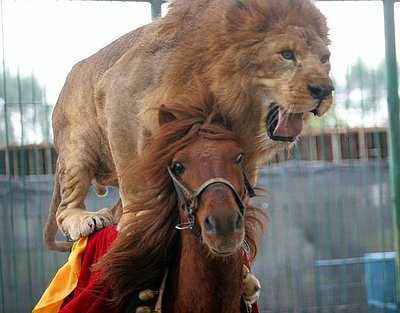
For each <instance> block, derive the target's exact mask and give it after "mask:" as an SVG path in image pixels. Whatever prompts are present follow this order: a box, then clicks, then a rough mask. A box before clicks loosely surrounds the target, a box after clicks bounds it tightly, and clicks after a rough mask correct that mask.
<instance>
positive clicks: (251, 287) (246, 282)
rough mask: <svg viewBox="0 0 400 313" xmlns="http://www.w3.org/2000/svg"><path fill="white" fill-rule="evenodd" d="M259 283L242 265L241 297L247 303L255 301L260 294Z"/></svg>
mask: <svg viewBox="0 0 400 313" xmlns="http://www.w3.org/2000/svg"><path fill="white" fill-rule="evenodd" d="M260 290H261V285H260V282H259V281H258V279H257V278H256V277H255V276H254V275H253V274H252V273H250V270H249V269H248V268H247V267H246V266H245V265H243V297H244V300H245V301H246V302H247V303H248V304H253V303H254V302H256V301H257V300H258V298H259V296H260Z"/></svg>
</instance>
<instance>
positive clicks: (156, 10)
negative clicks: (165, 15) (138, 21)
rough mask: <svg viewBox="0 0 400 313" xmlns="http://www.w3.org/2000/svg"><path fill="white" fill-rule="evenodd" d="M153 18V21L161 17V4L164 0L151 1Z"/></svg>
mask: <svg viewBox="0 0 400 313" xmlns="http://www.w3.org/2000/svg"><path fill="white" fill-rule="evenodd" d="M150 3H151V18H152V19H153V21H154V20H155V19H156V18H158V17H160V16H161V4H162V0H151V1H150Z"/></svg>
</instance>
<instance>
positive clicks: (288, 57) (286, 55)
mask: <svg viewBox="0 0 400 313" xmlns="http://www.w3.org/2000/svg"><path fill="white" fill-rule="evenodd" d="M281 54H282V57H283V58H284V59H286V60H294V59H295V57H294V53H293V51H292V50H284V51H282V52H281Z"/></svg>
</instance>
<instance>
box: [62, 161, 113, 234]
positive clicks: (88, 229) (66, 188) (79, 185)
mask: <svg viewBox="0 0 400 313" xmlns="http://www.w3.org/2000/svg"><path fill="white" fill-rule="evenodd" d="M67 160H68V161H67ZM96 168H97V166H96V163H95V162H88V160H87V159H77V158H76V154H75V155H74V157H72V158H66V155H64V154H60V156H59V160H58V166H57V169H58V172H57V176H58V179H59V182H60V194H61V202H60V204H59V206H58V209H57V214H56V220H57V224H58V227H59V228H60V229H61V231H62V232H63V234H64V235H65V236H66V237H68V238H70V239H72V240H78V239H79V238H80V237H84V236H88V235H89V234H91V233H92V232H94V231H95V230H100V229H102V228H105V227H107V226H111V225H112V224H113V223H114V221H113V215H112V213H111V210H109V209H107V208H104V209H101V210H99V211H97V212H89V211H86V206H85V199H86V196H87V194H88V191H89V187H90V185H91V181H92V179H93V177H94V173H95V171H96Z"/></svg>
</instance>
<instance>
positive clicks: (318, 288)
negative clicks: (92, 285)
mask: <svg viewBox="0 0 400 313" xmlns="http://www.w3.org/2000/svg"><path fill="white" fill-rule="evenodd" d="M13 3H14V6H13V5H12V4H10V3H8V2H3V1H2V2H1V4H2V12H1V13H2V30H3V32H2V54H3V63H2V66H1V68H0V72H1V75H0V82H1V84H0V215H1V216H0V251H1V257H0V269H1V271H0V294H1V296H0V312H4V313H14V312H15V313H19V312H27V311H29V310H31V309H32V307H33V306H34V304H35V302H36V301H37V300H38V299H39V297H40V295H41V294H42V292H43V290H44V288H45V287H46V285H47V284H48V282H49V281H50V279H51V277H52V276H53V275H54V273H55V272H56V270H57V268H58V267H60V266H61V265H62V264H63V263H64V262H65V261H66V258H67V255H66V254H63V253H55V252H50V251H47V250H46V249H45V248H44V246H43V242H42V232H43V227H44V223H45V219H46V215H47V210H48V207H49V204H50V198H51V194H52V186H53V176H52V174H53V173H54V164H55V160H56V158H57V156H56V153H55V151H54V149H53V147H52V144H51V142H52V131H51V124H50V116H51V110H52V108H53V105H54V103H55V99H56V95H57V91H54V90H59V89H60V88H61V86H62V84H61V83H59V84H58V86H56V87H54V86H53V85H54V84H53V82H51V81H49V80H47V81H46V79H45V78H43V77H45V76H46V73H44V71H43V70H42V68H43V67H44V65H43V64H44V63H43V62H39V63H38V64H39V65H38V66H39V69H37V68H34V67H33V66H32V68H31V67H29V66H28V70H26V68H24V67H23V65H21V68H20V67H19V60H20V61H21V63H23V58H24V55H23V53H22V52H21V51H20V50H18V53H17V55H19V56H20V59H19V60H18V59H16V60H14V57H13V56H12V55H11V54H12V49H11V47H12V46H13V45H14V42H12V41H11V39H10V38H13V40H14V41H15V40H16V39H17V41H19V42H23V41H25V40H26V41H27V42H30V40H31V38H28V37H29V31H28V30H26V34H23V33H18V36H17V37H13V32H12V28H13V25H14V24H12V23H14V21H13V22H12V21H11V20H12V18H13V17H15V16H18V14H21V15H22V13H21V10H26V8H29V9H30V10H35V8H36V7H35V6H36V5H37V6H38V8H39V9H40V10H42V11H43V9H44V8H46V9H47V8H50V9H52V10H53V11H51V10H50V11H48V12H47V13H46V14H48V15H46V18H51V21H53V22H54V24H53V27H54V28H56V29H58V28H57V27H58V26H57V25H58V24H57V21H56V20H57V14H59V13H57V12H59V11H63V13H64V14H66V15H67V16H68V12H70V13H69V14H71V15H69V16H68V18H69V19H70V20H74V23H75V24H79V23H78V22H79V21H78V20H79V15H80V13H79V12H80V10H82V11H84V12H85V14H83V17H82V19H85V22H82V24H81V25H83V26H81V27H82V28H81V29H78V30H74V31H76V32H80V31H82V29H83V28H84V25H87V24H88V20H89V19H90V18H93V22H92V23H91V24H94V23H96V22H97V23H99V25H98V27H97V29H96V30H94V32H93V33H92V34H88V35H87V38H94V37H95V36H98V37H101V36H102V35H103V34H104V36H105V37H107V36H109V37H110V38H112V39H115V38H117V37H118V36H117V35H116V34H111V35H110V34H106V33H105V31H103V30H102V28H101V25H100V23H101V24H104V20H105V19H104V16H101V17H102V18H101V19H100V21H99V20H97V19H96V18H95V17H96V12H100V11H96V10H97V9H96V4H95V3H94V2H90V3H87V2H85V4H83V2H73V3H72V2H64V1H41V2H40V3H35V1H28V2H26V1H23V0H17V1H14V2H13ZM101 3H102V4H101V5H100V4H99V3H97V5H99V6H100V7H101V8H100V10H105V11H108V13H105V14H106V16H108V15H107V14H109V16H111V15H110V14H115V15H118V14H119V15H118V22H120V23H121V24H124V23H125V24H127V25H129V26H130V28H129V29H128V30H130V29H133V28H135V27H137V26H138V25H137V23H147V22H149V21H150V19H151V10H150V7H149V6H146V7H141V5H142V4H139V3H135V4H133V3H123V4H121V3H120V2H113V3H105V2H101ZM318 5H319V6H320V7H321V10H322V11H323V13H325V14H326V15H327V17H328V23H330V25H329V26H330V28H331V30H332V32H333V33H334V31H335V29H337V28H340V27H343V25H339V24H344V25H347V27H348V30H347V31H348V32H349V34H348V37H353V38H352V40H353V41H356V40H360V42H355V43H354V45H356V46H357V45H358V46H359V49H360V50H363V51H364V50H368V49H369V52H370V54H372V53H373V50H374V51H375V50H376V49H377V47H376V46H378V48H379V46H380V43H382V42H381V39H382V38H381V37H383V30H382V29H381V32H378V34H377V35H376V36H377V37H376V38H375V37H371V36H373V35H371V34H369V35H368V36H370V37H371V38H369V39H368V38H365V37H364V35H365V34H364V33H363V32H362V28H363V27H365V28H367V27H369V25H364V26H363V24H362V22H361V21H360V22H358V21H357V20H356V18H357V17H355V16H354V14H352V15H353V17H352V19H351V20H346V18H345V17H346V16H347V15H346V14H347V11H349V10H350V11H351V8H350V7H349V5H350V4H349V3H348V2H347V3H344V2H335V1H330V2H329V3H326V4H324V3H318ZM104 6H105V7H104ZM118 6H121V11H111V10H116V9H115V7H118ZM60 8H61V9H60ZM71 8H72V9H71ZM353 8H354V7H353ZM70 9H71V11H68V10H70ZM398 9H399V8H398V5H396V10H397V11H396V17H397V16H398V14H399V13H400V12H399V11H398ZM357 10H360V12H364V13H363V14H364V15H366V16H374V17H375V20H377V24H376V25H377V26H375V27H378V28H379V27H382V25H381V24H380V22H382V20H381V18H382V16H381V15H380V11H381V4H380V2H379V1H376V2H368V6H367V5H366V4H365V3H364V2H361V1H358V2H357ZM364 10H365V11H364ZM122 11H124V12H125V14H126V11H129V14H130V15H129V14H127V15H124V16H123V13H122ZM35 12H37V11H35ZM72 12H73V13H72ZM88 12H90V14H88ZM101 12H103V11H101ZM101 12H100V13H98V14H99V15H101V14H103V13H101ZM111 12H112V13H111ZM138 12H141V13H138ZM143 12H144V13H143ZM332 12H339V14H341V16H339V17H337V16H335V15H332ZM353 12H354V10H353ZM363 14H361V13H360V14H359V15H360V17H361V16H362V15H363ZM139 15H143V16H144V19H143V22H142V21H141V22H138V21H133V20H134V19H135V18H136V17H138V16H139ZM25 18H26V19H28V20H29V17H25ZM125 19H126V20H125ZM137 19H139V18H137ZM60 20H61V21H64V23H66V22H65V20H64V19H62V18H61V17H60ZM61 23H62V22H61ZM355 24H357V26H354V25H355ZM358 24H360V25H358ZM25 25H26V24H25ZM31 25H32V27H33V26H34V23H32V24H31ZM46 25H47V27H49V24H46ZM41 27H43V26H41ZM359 27H360V28H359ZM354 28H355V30H354ZM46 29H47V28H45V27H44V28H39V31H40V30H42V36H45V37H46V36H47V37H48V38H47V41H50V40H51V38H52V37H51V35H50V34H49V33H46V31H47V30H46ZM99 29H100V30H99ZM351 31H355V32H356V34H358V35H357V36H359V37H360V38H354V36H352V34H351ZM60 32H61V30H60ZM116 32H117V33H119V34H120V35H122V34H123V33H124V32H125V30H123V31H122V32H121V29H118V30H117V31H116ZM333 35H334V34H333ZM74 36H78V35H74ZM343 37H344V36H343ZM335 38H337V37H335ZM64 40H65V41H67V40H66V39H64ZM338 40H339V41H340V40H341V39H338ZM37 41H38V42H41V41H40V39H37ZM110 41H111V40H110ZM365 41H369V43H365ZM71 42H73V41H67V44H66V45H73V44H71ZM106 43H107V42H101V43H100V44H99V47H98V48H100V47H101V46H103V45H104V44H106ZM341 44H342V46H341V47H342V49H347V53H349V51H350V50H351V49H350V48H349V44H348V43H347V42H345V41H344V38H343V42H342V43H341ZM81 47H82V49H83V50H85V48H84V45H83V44H82V43H81V42H79V43H78V44H76V43H75V48H74V49H75V50H79V49H81ZM343 47H344V48H343ZM360 47H362V48H360ZM381 48H382V49H381V50H379V51H380V52H379V51H378V52H377V55H378V59H379V56H380V57H381V59H380V60H378V61H376V60H373V61H371V60H368V58H369V57H370V54H368V53H366V54H365V55H361V56H360V57H359V58H358V57H357V58H354V57H353V58H350V57H349V58H348V59H347V58H346V57H345V56H344V52H343V51H342V50H340V47H338V46H335V43H334V44H333V45H332V55H333V56H332V58H333V60H332V63H333V64H332V68H333V69H334V68H335V67H336V68H338V69H339V70H338V71H336V72H333V75H334V79H335V81H336V94H335V98H336V103H335V108H334V109H332V110H331V112H330V113H329V114H328V115H327V116H326V117H325V118H323V119H313V120H312V121H311V123H310V125H309V127H308V129H306V130H305V131H304V133H303V134H302V136H301V139H300V141H299V143H298V144H297V145H296V147H295V148H294V150H292V151H291V152H290V153H282V154H280V155H278V156H277V157H276V159H275V160H273V162H272V163H271V164H269V165H267V166H266V167H265V168H263V170H262V172H261V175H260V179H259V182H258V185H259V186H260V187H261V188H265V189H267V190H268V196H267V198H266V199H261V200H258V201H260V202H259V204H260V205H261V206H263V207H265V209H266V211H267V212H268V214H269V217H270V221H269V223H268V225H267V227H266V230H265V233H264V234H263V236H262V240H261V242H260V248H259V249H260V251H259V255H258V259H257V261H256V263H255V265H254V269H253V270H254V272H255V273H256V275H257V276H258V278H259V279H260V281H261V283H262V286H263V289H262V293H261V297H260V300H259V306H260V308H261V311H262V312H268V313H273V312H352V313H353V312H354V313H356V312H357V313H358V312H360V313H364V312H393V310H392V309H391V308H390V307H376V306H372V305H371V304H370V303H369V301H368V290H367V289H368V286H367V285H368V283H367V282H368V279H366V270H365V268H366V259H365V255H366V254H368V253H375V252H390V251H394V242H393V241H394V239H393V238H394V225H393V217H392V211H391V209H392V208H391V200H390V186H389V172H388V153H389V152H388V144H387V136H388V133H387V116H388V113H387V110H386V106H385V103H386V100H385V99H386V92H385V69H384V66H383V62H382V60H383V49H384V48H383V46H382V47H381ZM35 49H36V46H35V45H32V47H31V49H25V52H26V54H29V53H31V54H35ZM65 49H67V48H65ZM38 51H39V52H40V53H41V54H43V55H46V51H44V50H43V48H41V49H38ZM57 51H58V50H57ZM356 51H357V49H356ZM92 52H95V50H94V51H91V52H88V51H87V50H85V53H88V54H90V53H92ZM335 52H336V55H337V56H338V57H337V59H336V60H335ZM380 53H381V54H380ZM85 56H87V55H83V56H76V60H69V61H65V62H66V63H68V64H67V65H65V64H64V65H63V66H64V68H63V70H60V72H62V73H61V74H54V75H55V76H54V77H56V75H60V76H62V77H63V78H65V76H66V73H67V70H65V67H67V68H68V67H70V66H72V64H73V63H75V62H76V61H79V59H81V58H83V57H85ZM65 59H66V60H67V59H68V57H66V58H65ZM29 62H32V59H30V61H29ZM48 62H49V64H51V65H48V66H50V67H55V66H56V65H55V64H56V63H63V58H62V57H59V56H57V58H56V60H55V61H54V62H53V61H52V60H50V59H49V58H48ZM30 71H31V72H33V73H34V74H31V72H30ZM27 72H28V74H26V73H27ZM42 80H43V81H44V83H42ZM49 89H51V90H49ZM394 135H395V136H399V135H400V134H394ZM117 198H118V193H117V191H116V190H114V189H112V190H111V192H110V193H109V194H108V196H107V197H106V198H98V197H97V196H96V195H95V193H94V192H92V191H91V194H90V195H89V197H88V199H87V207H88V208H89V209H91V210H97V209H99V208H102V207H110V206H112V205H113V204H114V203H115V201H116V199H117ZM386 275H387V274H384V273H382V274H381V278H382V281H384V282H386V281H390V280H389V279H387V276H386ZM391 284H392V283H391ZM391 310H392V311H391Z"/></svg>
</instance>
